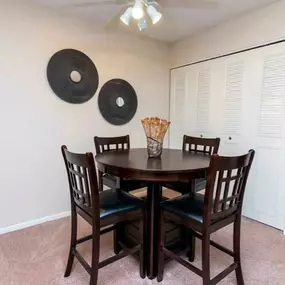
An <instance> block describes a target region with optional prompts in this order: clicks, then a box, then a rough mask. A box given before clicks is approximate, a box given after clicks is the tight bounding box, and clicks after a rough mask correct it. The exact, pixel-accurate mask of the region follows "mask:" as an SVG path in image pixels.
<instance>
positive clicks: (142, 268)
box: [139, 210, 146, 279]
mask: <svg viewBox="0 0 285 285" xmlns="http://www.w3.org/2000/svg"><path fill="white" fill-rule="evenodd" d="M145 226H146V211H145V210H143V212H142V219H141V221H140V233H139V236H140V243H141V249H140V253H139V254H140V276H141V278H142V279H144V278H145V276H146V272H145V271H146V256H145V252H146V251H145V240H146V239H145Z"/></svg>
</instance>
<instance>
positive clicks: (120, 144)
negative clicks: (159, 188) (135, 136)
mask: <svg viewBox="0 0 285 285" xmlns="http://www.w3.org/2000/svg"><path fill="white" fill-rule="evenodd" d="M94 144H95V150H96V154H99V153H103V152H106V151H120V150H128V149H130V136H129V135H126V136H120V137H97V136H95V137H94ZM98 176H99V189H100V191H103V188H104V185H105V186H107V187H113V188H117V187H119V188H121V189H124V190H125V191H127V192H129V193H130V194H131V195H134V196H136V197H137V198H146V197H147V189H146V186H147V184H146V183H145V182H143V181H133V180H130V179H122V178H120V177H115V176H112V175H109V174H106V173H103V172H101V171H98ZM162 196H163V198H164V199H171V198H175V197H178V196H181V193H179V192H177V191H175V190H172V189H166V188H165V189H163V194H162Z"/></svg>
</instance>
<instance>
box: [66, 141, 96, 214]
mask: <svg viewBox="0 0 285 285" xmlns="http://www.w3.org/2000/svg"><path fill="white" fill-rule="evenodd" d="M61 150H62V155H63V158H64V162H65V166H66V171H67V176H68V181H69V188H70V198H71V203H72V204H75V205H77V206H78V207H79V208H81V209H82V210H83V211H85V212H87V213H88V214H90V215H96V214H98V215H99V212H100V206H99V189H98V184H97V176H96V169H95V164H94V158H93V154H92V153H86V154H76V153H71V152H69V151H68V150H67V148H66V146H62V147H61Z"/></svg>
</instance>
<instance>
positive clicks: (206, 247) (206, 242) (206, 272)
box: [202, 231, 211, 285]
mask: <svg viewBox="0 0 285 285" xmlns="http://www.w3.org/2000/svg"><path fill="white" fill-rule="evenodd" d="M202 278H203V285H210V280H211V276H210V234H209V232H207V231H206V232H205V233H203V237H202Z"/></svg>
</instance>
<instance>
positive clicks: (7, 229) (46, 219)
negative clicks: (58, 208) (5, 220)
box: [0, 211, 70, 235]
mask: <svg viewBox="0 0 285 285" xmlns="http://www.w3.org/2000/svg"><path fill="white" fill-rule="evenodd" d="M68 216H70V211H66V212H61V213H58V214H55V215H51V216H46V217H43V218H39V219H36V220H32V221H28V222H24V223H20V224H16V225H12V226H8V227H5V228H0V235H3V234H6V233H10V232H14V231H18V230H21V229H25V228H29V227H32V226H35V225H39V224H42V223H46V222H50V221H54V220H58V219H61V218H64V217H68Z"/></svg>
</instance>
